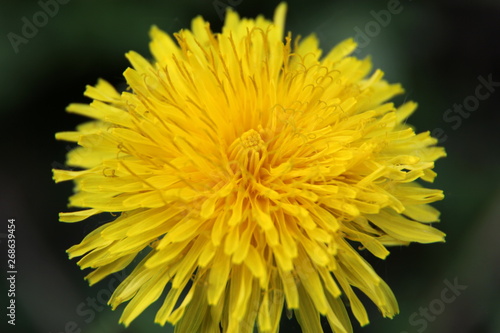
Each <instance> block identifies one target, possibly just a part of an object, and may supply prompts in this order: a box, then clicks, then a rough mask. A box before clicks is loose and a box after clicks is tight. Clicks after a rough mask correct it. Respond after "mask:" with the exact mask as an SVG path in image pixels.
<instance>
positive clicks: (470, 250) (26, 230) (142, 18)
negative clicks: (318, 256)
mask: <svg viewBox="0 0 500 333" xmlns="http://www.w3.org/2000/svg"><path fill="white" fill-rule="evenodd" d="M44 1H46V0H44ZM61 1H62V0H61ZM224 3H225V4H229V3H232V4H234V5H235V8H236V10H237V11H238V12H239V13H240V14H241V15H242V16H246V17H255V16H256V15H257V14H259V13H262V14H264V15H265V16H266V17H268V18H271V17H272V14H273V11H274V8H275V7H276V5H277V4H278V1H251V0H221V1H217V2H216V1H212V0H209V1H201V0H190V1H184V2H182V4H181V2H180V1H175V2H174V1H132V0H128V1H127V0H122V1H118V0H113V1H102V0H101V1H97V0H86V1H79V0H73V1H69V2H68V3H67V4H60V5H59V10H58V13H57V14H55V15H53V17H50V18H49V19H48V21H47V22H46V24H44V25H43V26H41V27H40V28H38V32H37V33H36V34H34V36H32V37H31V38H27V40H26V41H27V43H24V44H20V45H18V47H17V48H18V49H17V51H18V52H17V53H16V50H15V47H13V45H12V43H11V42H10V41H9V33H11V32H12V33H15V34H17V35H19V36H22V27H23V25H24V22H23V17H26V18H27V19H28V20H29V21H31V22H32V19H33V15H36V13H37V12H39V11H40V10H41V6H40V4H38V3H37V2H36V1H5V0H2V1H0V88H1V89H0V119H1V120H0V122H1V132H0V133H1V140H0V156H1V164H0V167H1V173H0V198H1V203H0V215H1V216H0V221H1V224H0V226H1V227H0V237H1V238H0V241H1V243H0V249H1V253H5V254H2V255H1V256H0V257H1V258H2V259H1V260H2V273H1V274H0V275H1V276H2V281H3V282H2V291H1V293H2V297H1V299H2V300H4V301H2V306H1V308H2V309H4V310H2V311H1V312H2V313H1V316H0V321H1V322H0V330H1V331H2V332H35V333H37V332H45V333H49V332H52V333H59V332H65V331H66V332H73V331H74V332H84V333H90V332H106V333H112V332H171V331H172V330H171V327H168V326H166V327H163V328H162V327H159V326H157V325H155V324H154V323H153V318H154V314H155V312H156V309H158V307H159V306H160V302H157V303H155V304H154V305H152V306H151V307H150V308H149V309H148V310H147V311H146V312H145V313H144V314H143V315H141V316H140V317H139V318H138V319H136V320H135V321H134V322H133V323H132V325H131V326H130V327H129V328H128V329H125V328H124V327H123V326H121V325H118V324H117V322H118V318H119V316H120V314H121V311H122V309H123V306H121V307H120V308H119V309H118V310H117V311H114V312H113V311H111V310H110V309H109V308H108V307H107V306H102V305H101V303H104V302H105V301H106V298H107V297H109V294H110V292H109V290H110V287H109V284H110V283H111V284H113V283H114V282H116V280H117V279H120V278H122V276H115V277H111V278H109V279H107V280H105V281H103V282H101V283H99V284H97V285H96V286H93V287H89V286H88V285H87V283H86V282H85V281H84V280H83V276H84V275H85V274H86V272H82V271H80V270H79V268H78V267H77V265H76V262H75V261H74V260H73V261H70V260H68V258H67V255H66V253H65V250H66V249H67V248H68V247H70V246H71V245H73V244H76V243H78V242H79V241H80V240H81V239H82V238H83V237H84V235H86V234H87V233H89V232H90V231H91V230H92V229H93V228H94V227H95V226H96V224H97V223H102V219H103V217H100V218H97V219H95V218H94V219H91V220H90V221H87V222H83V223H77V224H63V223H59V222H58V217H57V213H58V212H60V211H64V210H65V209H66V203H67V197H68V196H69V195H70V193H71V191H72V185H71V184H69V183H63V184H58V185H55V184H54V183H53V181H52V179H51V177H52V176H51V168H52V167H58V166H59V167H60V166H61V164H63V163H64V160H65V154H66V152H67V150H68V149H69V148H70V146H68V145H66V143H64V142H57V141H56V140H55V139H54V133H55V132H57V131H62V130H72V129H73V128H74V127H75V126H76V125H77V124H78V123H80V122H82V121H83V120H84V119H83V118H81V117H78V116H75V115H69V114H67V113H65V112H64V109H65V107H66V106H67V105H68V104H69V103H72V102H88V100H86V99H85V98H84V97H83V91H84V88H85V85H87V84H94V83H95V82H96V81H97V79H98V78H99V77H102V78H104V79H106V80H108V81H110V82H111V83H112V84H114V85H115V86H118V87H119V88H120V87H121V88H123V82H124V80H123V77H122V73H123V71H124V70H125V69H126V68H127V66H128V63H127V61H126V59H125V57H124V53H125V52H127V51H129V50H135V51H138V52H139V53H141V54H143V55H145V56H149V55H150V53H149V51H148V43H149V37H148V30H149V28H150V26H151V25H153V24H156V25H158V26H159V27H160V28H162V29H164V30H166V31H167V32H169V33H173V32H175V31H178V30H179V29H181V28H189V27H190V21H191V19H192V18H194V17H195V16H196V15H200V14H201V15H202V16H203V17H204V18H205V19H206V20H208V21H210V22H211V25H212V29H213V30H214V31H219V29H220V27H221V25H222V21H221V19H220V17H219V11H220V10H221V9H222V8H221V5H222V4H224ZM215 4H219V5H218V6H215ZM288 4H289V8H288V17H287V30H291V31H292V32H293V34H294V35H298V34H301V35H303V36H306V35H308V34H310V33H316V34H317V35H318V36H319V38H320V39H321V46H322V48H323V49H324V50H325V51H327V50H328V49H329V48H330V47H332V46H333V45H335V44H336V43H338V42H339V41H341V40H343V39H345V38H347V37H350V36H354V35H356V34H358V38H359V41H360V42H361V44H362V46H364V47H361V48H360V49H359V52H358V56H365V55H368V54H371V55H372V59H373V62H374V65H375V67H378V68H381V69H382V70H383V71H384V72H385V73H386V78H387V79H388V80H389V81H390V82H401V83H402V84H403V86H404V87H405V88H406V93H405V94H404V95H403V96H401V97H399V98H397V99H396V102H398V103H401V102H403V101H404V100H407V99H412V100H415V101H417V102H418V103H419V110H418V111H417V112H416V114H414V115H413V116H412V117H411V118H410V121H409V122H410V123H411V124H413V125H415V126H416V129H417V131H419V132H420V131H426V130H434V132H433V133H434V134H435V135H437V136H439V137H440V138H441V141H442V144H443V145H444V146H445V147H446V149H447V152H448V157H447V158H446V159H443V160H440V161H438V163H437V166H436V171H437V172H438V174H439V176H438V178H437V180H436V182H435V184H433V185H432V186H434V187H436V188H441V189H444V190H445V194H446V199H445V200H444V201H442V202H439V203H437V204H436V205H435V206H436V207H438V208H439V209H440V210H441V211H442V219H441V223H440V225H439V226H438V227H439V228H440V229H441V230H443V231H444V232H446V233H447V242H446V243H444V244H431V245H425V246H424V245H418V244H412V245H411V246H409V247H396V248H392V249H391V255H390V256H389V257H388V258H387V259H386V260H385V261H381V260H378V259H375V258H370V259H369V260H370V262H371V263H372V265H373V266H374V268H375V270H376V271H377V272H378V273H379V274H380V276H381V277H382V278H383V279H385V280H386V281H387V282H388V283H389V285H390V286H391V287H392V288H393V290H394V292H395V294H396V296H397V298H398V300H399V304H400V310H401V313H400V314H399V315H398V316H396V317H395V319H393V320H389V319H383V318H382V317H381V316H380V315H379V313H378V310H377V309H376V307H375V306H374V305H373V304H371V303H370V302H369V301H368V300H365V299H363V300H364V301H365V302H364V303H365V305H366V307H367V309H368V311H369V315H370V319H371V323H370V325H368V326H367V327H364V328H360V327H359V325H358V324H357V322H355V321H353V326H354V330H355V332H366V333H368V332H396V333H401V332H407V333H414V332H420V333H421V332H429V333H434V332H440V333H442V332H445V333H446V332H450V333H451V332H459V333H461V332H470V333H472V332H474V333H482V332H491V333H498V332H500V288H499V283H500V282H499V281H500V252H499V251H498V245H499V242H500V241H499V240H498V239H499V236H500V225H499V222H500V191H499V189H500V188H499V184H500V182H499V180H500V176H499V171H500V170H499V166H500V163H499V160H500V154H499V148H498V144H499V143H500V134H499V120H500V116H499V114H500V110H499V105H500V87H496V88H495V87H493V88H492V89H496V91H494V92H491V94H490V95H489V96H488V98H485V99H484V100H481V101H480V102H479V104H478V105H475V106H474V105H473V107H469V109H473V111H471V112H465V113H463V114H464V115H463V116H462V115H459V114H458V113H447V110H448V109H450V108H451V109H453V107H454V104H457V105H460V104H462V103H464V101H466V102H471V101H474V95H475V94H476V87H477V86H478V85H480V83H481V81H480V80H479V79H478V78H479V77H483V78H485V79H488V77H489V76H491V79H492V80H493V81H495V82H498V81H500V70H499V69H500V68H499V67H500V61H499V60H500V42H499V37H498V36H499V35H500V23H499V22H500V1H498V0H496V1H494V0H491V1H487V0H482V1H475V2H474V4H472V1H451V0H450V1H433V2H429V1H417V0H413V1H410V0H401V3H400V7H398V8H400V12H399V13H398V14H393V15H391V17H390V22H388V19H387V18H386V20H385V22H382V23H384V24H383V25H382V24H381V23H376V22H377V21H376V20H375V16H376V15H375V16H374V14H373V13H372V11H374V12H375V13H380V11H381V10H386V9H387V6H388V1H357V2H353V1H352V2H348V1H319V0H308V1H298V0H291V1H288ZM370 22H372V23H370ZM42 23H43V22H42ZM377 26H378V27H379V28H378V30H377ZM367 29H368V30H367ZM369 29H372V30H369ZM359 31H362V32H365V33H368V34H369V35H371V36H369V35H367V37H366V38H364V39H363V38H362V37H359ZM10 36H12V35H10ZM365 44H366V45H365ZM485 91H486V90H481V92H483V93H484V92H485ZM471 96H472V97H471ZM448 112H453V111H448ZM445 115H448V116H450V117H452V116H453V117H454V118H446V117H445ZM9 218H15V219H16V240H17V243H16V247H17V254H16V256H17V261H16V264H17V270H18V274H17V281H16V305H17V307H16V326H15V328H14V327H12V326H10V325H6V321H7V318H6V315H5V311H6V310H5V306H6V304H7V297H6V293H7V292H6V290H7V289H5V288H4V287H6V286H7V284H6V280H5V271H6V268H5V262H6V260H7V258H6V253H7V248H6V239H5V237H6V225H7V220H8V219H9ZM104 218H105V217H104ZM110 219H111V217H110ZM113 279H114V280H113ZM455 280H456V281H457V283H458V284H460V285H464V286H467V289H465V290H462V291H460V292H459V293H460V295H458V296H457V297H456V298H455V299H454V301H452V302H450V303H442V302H441V301H440V299H441V293H442V291H443V290H444V289H445V288H446V286H447V284H446V283H447V282H445V281H448V282H449V283H452V284H453V283H454V281H455ZM92 299H95V300H96V301H95V304H93V305H92V303H88V302H92ZM440 304H444V305H445V306H444V307H443V308H440ZM92 306H94V308H92ZM429 306H431V307H434V313H435V314H436V315H433V314H432V312H430V316H431V317H430V318H429V319H427V320H426V319H422V318H425V317H423V316H422V315H421V314H419V311H421V309H425V308H428V307H429ZM415 313H417V314H416V315H415ZM411 318H413V320H412V319H411ZM282 331H283V332H300V328H299V327H298V326H297V324H296V322H295V321H294V320H288V319H286V317H285V318H284V319H283V325H282ZM325 332H328V330H326V329H325Z"/></svg>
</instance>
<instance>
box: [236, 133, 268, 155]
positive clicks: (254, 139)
mask: <svg viewBox="0 0 500 333" xmlns="http://www.w3.org/2000/svg"><path fill="white" fill-rule="evenodd" d="M240 139H241V144H242V145H243V147H245V148H248V149H253V150H255V151H260V150H262V148H264V141H263V140H262V138H261V137H260V134H259V133H258V132H257V131H256V130H254V129H251V130H249V131H246V132H245V133H243V134H242V135H241V138H240Z"/></svg>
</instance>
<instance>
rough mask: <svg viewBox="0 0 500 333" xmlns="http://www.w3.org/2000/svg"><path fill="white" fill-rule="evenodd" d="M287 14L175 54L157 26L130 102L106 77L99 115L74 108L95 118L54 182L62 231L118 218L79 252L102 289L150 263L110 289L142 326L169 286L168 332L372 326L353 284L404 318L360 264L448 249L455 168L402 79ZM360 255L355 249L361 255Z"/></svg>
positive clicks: (196, 31) (178, 40) (179, 42)
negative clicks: (448, 179) (439, 167)
mask: <svg viewBox="0 0 500 333" xmlns="http://www.w3.org/2000/svg"><path fill="white" fill-rule="evenodd" d="M285 11H286V7H285V5H284V4H281V5H279V6H278V8H277V9H276V13H275V16H274V21H272V22H270V21H268V20H266V19H264V18H263V17H258V18H256V19H240V18H239V17H238V15H237V14H236V13H234V12H232V11H229V12H228V13H227V17H226V21H225V25H224V28H223V30H222V32H221V33H213V32H212V31H211V30H210V27H209V25H208V23H207V22H205V21H204V20H203V19H202V18H200V17H198V18H196V19H194V20H193V23H192V29H191V30H182V31H180V32H179V33H177V34H175V41H174V40H173V39H172V38H171V37H170V36H169V35H168V34H166V33H164V32H162V31H160V30H159V29H158V28H156V27H153V28H152V29H151V38H152V42H151V44H150V47H151V51H152V54H153V56H154V59H153V60H152V61H148V60H146V59H144V58H143V57H141V56H140V55H139V54H137V53H135V52H129V53H128V54H127V58H128V59H129V60H130V62H131V64H132V66H133V68H129V69H127V70H126V71H125V73H124V76H125V79H126V81H127V84H128V89H127V90H126V91H124V92H122V93H121V94H120V93H118V92H117V91H116V90H115V89H114V88H113V87H112V86H111V85H110V84H109V83H107V82H106V81H103V80H99V82H98V83H97V85H96V86H95V87H90V86H89V87H87V90H86V92H85V95H86V96H87V97H89V98H91V99H93V102H92V103H90V104H89V105H86V104H71V105H70V106H69V107H68V109H67V110H68V111H69V112H73V113H77V114H81V115H84V116H88V117H90V118H94V119H95V120H93V121H91V122H88V123H84V124H82V125H81V126H79V127H78V128H77V130H76V131H74V132H62V133H57V135H56V137H57V139H60V140H67V141H73V142H77V143H78V145H79V146H80V147H78V148H76V149H74V150H73V151H71V152H70V153H69V154H68V160H67V164H68V165H69V166H75V167H79V168H81V170H80V171H71V170H54V179H55V180H56V182H61V181H66V180H73V181H74V182H75V184H76V193H75V194H74V195H73V196H71V198H70V206H73V207H83V208H86V209H84V210H80V211H74V212H68V213H61V214H60V220H61V221H63V222H78V221H81V220H84V219H85V218H87V217H90V216H92V215H96V214H99V213H103V212H114V213H119V216H118V218H116V219H115V220H114V221H112V222H109V223H106V224H104V225H102V226H100V227H99V228H97V229H96V230H94V231H93V232H91V233H90V234H89V235H88V236H87V237H85V239H84V240H83V241H82V242H81V243H80V244H78V245H75V246H73V247H71V248H70V249H69V250H68V252H69V255H70V258H74V257H81V256H83V258H82V259H81V260H80V261H79V262H78V264H79V265H80V267H81V268H82V269H84V268H92V269H94V270H93V271H92V272H91V273H90V274H89V275H87V277H86V278H87V280H88V281H89V282H90V283H91V284H94V283H96V282H98V281H99V280H101V279H103V278H104V277H106V276H108V275H110V274H112V273H114V272H117V271H120V270H122V269H124V268H125V267H127V266H129V264H131V263H132V262H133V260H134V258H135V257H136V256H137V255H138V253H140V252H143V253H146V256H145V257H144V258H143V259H142V260H141V261H140V262H139V263H138V264H137V265H136V266H135V268H134V270H133V271H132V272H131V274H130V275H129V276H128V277H127V278H126V279H125V280H124V281H123V282H122V283H121V284H120V285H119V286H118V288H117V289H116V290H115V292H114V293H113V295H112V297H111V299H110V302H109V303H110V304H111V306H112V307H113V308H116V307H117V306H118V305H119V304H120V303H122V302H126V301H130V302H129V303H128V305H127V306H126V308H125V310H124V311H123V315H122V317H121V319H120V321H121V322H122V323H124V324H125V325H128V324H130V322H131V321H132V320H134V318H136V317H137V316H138V315H139V314H140V313H141V312H142V311H143V310H144V309H145V308H146V307H148V306H149V305H150V304H151V303H152V302H154V301H156V300H157V299H158V298H159V297H160V296H161V295H162V292H163V291H164V289H168V293H167V296H166V297H165V299H163V300H162V301H163V305H162V306H161V308H160V310H159V311H158V313H157V315H156V322H157V323H160V324H162V325H163V324H165V323H166V322H169V323H172V324H173V325H175V327H176V332H214V333H215V332H221V330H222V331H223V332H249V333H251V332H253V329H254V327H255V326H256V327H258V330H259V332H277V331H278V328H279V321H280V318H281V313H282V311H283V309H284V308H285V307H286V308H287V309H289V310H293V312H294V313H295V315H296V317H297V320H298V322H299V323H300V325H301V326H302V328H303V330H304V332H322V331H323V330H322V328H321V325H320V315H321V316H324V317H326V319H327V320H328V322H329V324H330V326H331V327H332V329H333V330H334V331H335V332H350V331H352V327H351V324H350V321H349V316H348V314H347V312H346V309H345V306H344V301H343V300H342V299H341V298H340V296H341V295H345V300H346V302H348V303H349V304H350V308H351V310H352V312H353V314H354V316H355V318H356V319H357V320H358V321H359V323H360V324H361V325H365V324H367V323H368V316H367V313H366V311H365V309H364V307H363V305H362V304H361V302H360V300H359V299H358V297H357V295H356V293H355V292H354V291H353V287H355V288H357V289H359V290H361V291H362V292H363V293H365V294H366V295H367V296H368V297H369V298H370V299H371V300H372V301H373V302H374V303H375V304H376V306H377V307H378V308H379V309H380V311H381V313H382V315H383V316H386V317H392V316H393V315H394V314H396V313H397V312H398V305H397V302H396V300H395V297H394V295H393V293H392V291H391V290H390V289H389V287H388V286H387V285H386V283H385V282H384V281H383V280H382V279H381V278H380V277H379V276H378V275H377V274H376V273H375V272H374V270H373V269H372V267H371V266H370V265H369V264H368V263H367V262H366V261H365V260H364V259H363V258H362V257H361V256H360V254H359V253H358V251H357V250H356V249H354V248H353V246H358V245H359V246H360V247H361V248H363V249H366V250H368V251H369V252H371V253H372V254H373V255H374V256H376V257H378V258H382V259H383V258H385V257H386V256H387V255H388V254H389V251H388V250H387V247H388V246H391V245H402V244H409V243H410V242H420V243H431V242H438V241H443V237H444V234H443V233H442V232H440V231H438V230H437V229H434V228H433V227H431V226H430V225H429V223H432V222H436V221H437V220H438V216H439V213H438V212H437V211H436V210H435V209H434V208H432V207H431V206H429V205H428V204H429V203H431V202H433V201H436V200H440V199H442V198H443V194H442V192H441V191H440V190H434V189H427V188H425V187H423V186H421V185H420V183H419V182H417V180H419V179H421V180H424V181H427V182H431V181H433V179H434V177H435V176H436V174H435V173H434V172H433V171H432V169H433V167H434V161H435V160H436V159H438V158H440V157H443V156H444V155H445V152H444V150H443V149H442V148H439V147H435V146H434V145H435V144H436V140H435V139H433V138H432V137H431V136H430V135H429V133H428V132H425V133H420V134H416V133H415V132H414V130H413V129H412V128H411V127H410V126H409V125H407V124H406V119H407V118H408V117H409V116H410V114H411V113H412V112H413V111H414V110H415V108H416V104H415V103H413V102H407V103H405V104H403V105H402V106H399V107H398V108H395V107H394V105H393V104H392V103H388V102H387V101H388V100H389V99H390V98H392V97H393V96H395V95H397V94H400V93H402V91H403V90H402V88H401V86H400V85H399V84H389V83H387V82H386V81H384V80H383V78H382V77H383V73H382V72H381V71H380V70H376V71H374V72H373V73H371V63H370V60H369V59H357V58H355V57H352V56H349V55H350V54H351V53H352V52H353V51H354V50H355V48H356V44H355V42H354V41H353V40H352V39H348V40H346V41H344V42H342V43H340V44H339V45H338V46H336V47H335V48H334V49H333V50H331V51H330V52H328V53H327V54H326V55H322V51H321V50H320V49H319V47H318V40H317V39H316V37H314V36H309V37H307V38H305V39H303V40H300V39H298V38H296V39H292V36H291V34H290V33H289V34H288V35H286V36H284V20H285ZM356 244H357V245H356Z"/></svg>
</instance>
